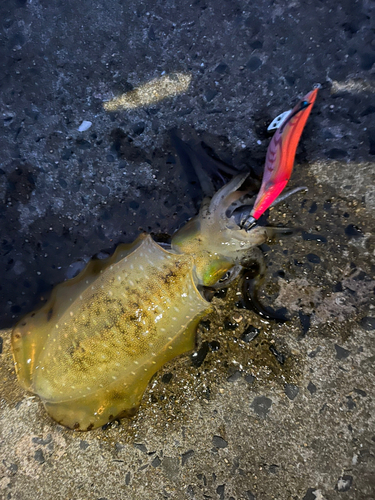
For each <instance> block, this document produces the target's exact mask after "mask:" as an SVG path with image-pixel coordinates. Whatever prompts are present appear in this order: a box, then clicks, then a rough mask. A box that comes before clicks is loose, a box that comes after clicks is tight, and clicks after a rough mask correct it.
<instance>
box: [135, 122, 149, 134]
mask: <svg viewBox="0 0 375 500" xmlns="http://www.w3.org/2000/svg"><path fill="white" fill-rule="evenodd" d="M145 127H146V124H145V122H138V123H136V124H135V125H133V132H134V134H135V135H141V134H143V132H144V130H145Z"/></svg>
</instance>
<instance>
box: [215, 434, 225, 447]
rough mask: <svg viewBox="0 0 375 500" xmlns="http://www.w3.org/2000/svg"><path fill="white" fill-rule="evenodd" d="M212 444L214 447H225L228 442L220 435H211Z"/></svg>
mask: <svg viewBox="0 0 375 500" xmlns="http://www.w3.org/2000/svg"><path fill="white" fill-rule="evenodd" d="M212 445H213V446H214V447H215V448H226V447H227V446H228V443H227V441H225V439H223V438H222V437H221V436H213V438H212Z"/></svg>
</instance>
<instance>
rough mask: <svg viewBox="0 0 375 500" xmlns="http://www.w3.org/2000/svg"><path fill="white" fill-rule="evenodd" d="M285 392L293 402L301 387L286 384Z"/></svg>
mask: <svg viewBox="0 0 375 500" xmlns="http://www.w3.org/2000/svg"><path fill="white" fill-rule="evenodd" d="M284 392H285V394H286V395H287V396H288V398H289V399H290V400H291V401H293V399H295V398H296V397H297V396H298V393H299V387H297V386H296V385H293V384H285V387H284Z"/></svg>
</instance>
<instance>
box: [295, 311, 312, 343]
mask: <svg viewBox="0 0 375 500" xmlns="http://www.w3.org/2000/svg"><path fill="white" fill-rule="evenodd" d="M298 316H299V320H300V322H301V327H302V333H301V335H300V336H301V337H304V336H305V335H306V334H307V332H308V331H309V329H310V323H311V314H304V313H303V312H302V311H299V312H298Z"/></svg>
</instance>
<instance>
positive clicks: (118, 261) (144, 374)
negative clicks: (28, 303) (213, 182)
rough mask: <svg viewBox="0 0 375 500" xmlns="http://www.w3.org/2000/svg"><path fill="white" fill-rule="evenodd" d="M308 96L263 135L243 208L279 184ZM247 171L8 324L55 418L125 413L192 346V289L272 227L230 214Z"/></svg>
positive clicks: (87, 423) (198, 312) (82, 424)
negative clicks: (169, 229)
mask: <svg viewBox="0 0 375 500" xmlns="http://www.w3.org/2000/svg"><path fill="white" fill-rule="evenodd" d="M314 92H315V94H314ZM311 96H312V97H311ZM315 96H316V91H313V93H310V94H308V95H307V96H306V97H305V98H304V101H303V103H304V102H305V101H306V102H308V103H309V106H307V105H304V104H303V103H302V105H301V104H299V105H297V107H298V109H297V107H296V108H295V110H296V109H297V111H294V110H293V112H292V114H291V116H290V117H288V118H287V120H286V121H285V122H284V124H283V125H282V129H281V130H280V129H279V130H278V132H276V134H278V139H277V140H275V138H274V139H272V141H271V144H270V146H269V153H268V154H267V164H266V165H267V168H268V169H269V172H270V173H268V172H265V174H264V179H263V184H262V188H261V191H260V194H261V197H260V200H258V201H257V205H256V210H255V212H253V213H252V215H251V216H252V217H255V218H257V217H258V216H259V214H260V213H261V212H263V211H264V210H266V208H267V207H268V206H269V205H270V204H271V203H272V201H273V199H274V198H275V196H274V193H275V192H277V193H279V192H281V189H282V188H283V187H284V186H285V184H286V182H287V181H285V177H287V178H289V177H288V176H290V173H291V167H292V164H293V160H294V153H295V148H296V146H297V142H298V139H299V137H300V135H301V132H302V128H303V126H304V124H305V122H306V120H307V116H308V113H309V112H310V109H311V105H312V103H313V101H312V100H311V99H312V98H314V99H315ZM309 99H310V101H309ZM274 148H275V150H276V153H275V152H274ZM285 157H286V158H287V160H286V161H285ZM247 176H248V174H241V175H239V176H237V177H235V178H234V179H232V180H231V181H230V182H229V183H228V184H227V185H225V186H224V187H222V188H221V189H220V190H219V191H218V192H217V193H216V194H215V195H214V196H213V197H212V199H211V200H210V201H209V202H204V203H203V205H202V207H201V209H200V212H199V214H198V216H197V217H195V218H193V219H191V220H190V221H189V222H188V223H187V224H186V225H185V226H184V227H183V228H181V229H180V230H179V231H177V232H176V233H175V234H174V236H173V237H172V242H171V248H170V249H169V250H165V249H163V248H162V247H161V246H160V245H158V244H157V243H156V242H155V241H153V240H152V238H151V237H150V236H149V235H145V234H142V235H140V236H139V237H138V239H137V240H136V241H135V242H134V243H132V244H130V245H119V246H118V247H117V249H116V251H115V252H114V254H113V255H112V256H111V257H110V258H108V259H106V260H92V261H91V262H90V263H89V264H88V265H87V266H86V268H85V269H84V270H83V271H82V272H81V273H80V274H79V275H78V276H76V277H75V278H73V279H71V280H68V281H66V282H64V283H62V284H60V285H58V286H57V287H56V288H55V289H54V290H53V292H52V295H51V297H50V299H49V300H48V302H47V303H46V304H45V305H43V307H42V308H41V309H39V310H38V311H35V312H32V313H31V314H28V315H27V316H26V317H24V318H23V319H22V320H21V321H20V322H19V323H18V324H17V325H16V326H15V328H14V330H13V332H12V349H13V356H14V361H15V367H16V373H17V376H18V379H19V381H20V383H21V385H22V386H23V387H24V388H25V389H27V390H29V391H31V392H33V393H35V394H37V395H38V396H39V397H40V398H41V400H42V401H43V403H44V406H45V408H46V410H47V412H48V413H49V415H50V416H51V417H52V418H53V419H54V420H56V421H57V422H58V423H60V424H62V425H64V426H66V427H69V428H70V429H75V430H91V429H94V428H96V427H99V426H102V425H104V424H106V423H107V422H110V421H112V420H114V419H118V418H121V417H124V416H126V417H131V416H132V415H134V414H135V413H136V411H137V409H138V407H139V404H140V401H141V398H142V395H143V393H144V391H145V389H146V387H147V384H148V383H149V381H150V379H151V377H152V376H153V374H154V373H155V372H156V371H157V370H159V369H160V367H161V366H163V365H164V364H165V363H166V362H168V361H169V360H171V359H172V358H174V357H176V356H178V355H180V354H182V353H185V352H187V351H190V350H192V349H193V348H194V342H195V331H196V327H197V325H198V323H199V321H200V319H201V318H202V317H203V316H204V315H206V314H207V312H209V311H210V308H211V306H210V303H209V302H207V301H206V300H205V298H204V296H203V295H202V293H201V290H202V289H203V288H204V287H207V286H212V285H214V284H215V283H217V282H218V280H220V279H221V278H222V277H223V276H224V275H225V274H226V273H227V271H229V270H230V269H231V268H233V267H234V266H236V265H239V264H241V262H242V261H243V259H245V257H247V256H248V255H249V252H250V251H251V248H253V247H255V246H258V245H260V244H262V243H263V242H264V241H265V240H266V239H267V238H268V237H269V236H270V235H272V234H273V229H272V228H267V227H261V226H258V225H255V226H253V227H252V228H251V229H250V230H249V231H246V230H245V229H243V228H241V227H239V226H238V224H237V223H236V220H235V217H234V215H233V210H232V209H231V207H233V206H235V202H237V201H238V200H239V199H240V198H241V197H242V196H243V194H244V193H243V192H241V191H240V190H239V188H240V187H241V186H242V184H243V182H244V180H245V179H246V177H247ZM282 176H284V177H282ZM280 178H283V180H282V181H280V180H279V179H280ZM275 186H276V188H275ZM280 186H282V188H281V189H279V187H280ZM271 191H272V195H271V196H270V192H271ZM258 198H259V197H258ZM270 200H271V201H270ZM259 207H260V208H259Z"/></svg>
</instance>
